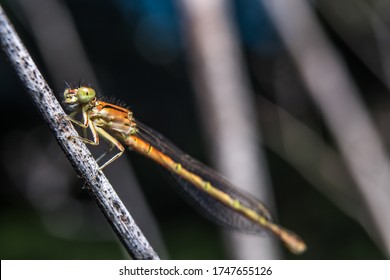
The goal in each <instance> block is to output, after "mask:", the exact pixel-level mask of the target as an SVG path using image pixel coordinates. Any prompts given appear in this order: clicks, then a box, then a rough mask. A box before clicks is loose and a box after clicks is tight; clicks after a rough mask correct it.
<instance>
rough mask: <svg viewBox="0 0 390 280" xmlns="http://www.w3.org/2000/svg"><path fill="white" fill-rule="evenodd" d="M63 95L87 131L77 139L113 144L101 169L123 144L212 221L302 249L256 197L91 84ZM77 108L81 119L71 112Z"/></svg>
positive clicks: (297, 249) (76, 111)
mask: <svg viewBox="0 0 390 280" xmlns="http://www.w3.org/2000/svg"><path fill="white" fill-rule="evenodd" d="M64 99H65V103H67V104H70V105H73V106H75V107H77V109H76V110H75V111H74V112H73V113H71V114H70V116H69V119H70V120H71V121H72V122H73V123H75V124H77V125H79V126H81V127H82V128H84V129H86V128H89V130H90V131H91V134H92V140H91V139H88V138H85V137H78V138H79V139H81V140H82V141H84V142H85V143H88V144H92V145H99V137H102V138H104V139H105V140H107V141H108V142H109V144H110V145H111V147H110V149H109V151H112V150H113V149H114V148H117V149H118V153H116V154H115V155H114V156H113V157H111V158H110V159H109V160H107V161H106V162H105V163H104V164H102V165H101V166H100V168H99V169H100V170H101V169H103V168H104V167H106V166H107V165H109V164H110V163H112V162H113V161H114V160H116V159H117V158H119V157H120V156H121V155H122V154H123V152H124V151H125V147H124V145H125V146H127V147H129V148H130V149H131V150H135V151H137V152H138V153H140V154H142V155H144V156H146V157H148V158H150V159H152V160H153V161H155V162H156V163H158V164H159V165H161V166H162V167H164V168H165V169H166V170H168V171H169V172H170V173H171V174H172V176H173V177H174V178H175V179H176V180H177V181H178V183H179V184H178V185H179V186H180V187H179V188H178V189H179V191H180V192H181V193H183V194H184V195H185V196H187V197H188V198H189V199H190V201H191V202H193V204H195V205H196V206H197V208H200V209H202V210H203V212H205V213H206V214H207V215H208V216H209V217H210V218H211V219H212V220H213V221H215V222H217V223H219V224H222V225H225V226H227V227H229V228H233V229H236V230H240V231H244V232H248V233H254V234H259V233H262V232H264V230H266V231H269V232H272V233H273V234H274V235H275V236H277V237H278V238H279V239H280V240H282V241H283V243H284V244H285V245H286V246H287V247H288V248H289V249H290V251H292V252H293V253H296V254H299V253H302V252H304V251H305V250H306V245H305V243H304V242H303V240H302V239H301V238H300V237H298V236H297V235H296V234H294V233H292V232H291V231H289V230H287V229H284V228H283V227H281V226H279V225H277V224H276V223H275V222H274V221H273V219H272V217H271V214H270V213H269V211H268V210H267V208H266V206H265V205H264V204H263V203H262V202H261V201H260V200H258V199H257V198H255V197H253V196H252V195H250V194H247V193H244V192H242V191H240V190H238V189H237V188H236V187H234V186H233V185H232V184H230V183H229V182H227V181H226V180H225V179H224V178H222V176H221V175H219V174H218V173H217V172H215V171H213V170H212V169H210V168H208V167H206V166H205V165H203V164H201V163H200V162H198V161H196V160H195V159H193V158H191V157H190V156H188V155H186V154H184V153H183V152H182V151H180V150H179V149H178V148H176V147H175V146H174V145H172V144H170V142H169V141H168V140H166V139H165V138H164V137H163V136H162V135H160V134H158V133H157V132H155V131H153V130H152V129H150V128H148V127H147V126H145V125H143V124H141V123H140V122H138V121H136V120H135V119H134V117H133V113H132V112H131V111H130V110H128V109H126V108H123V107H120V106H117V105H114V104H111V103H107V102H104V101H101V100H98V99H97V98H96V92H95V90H94V89H92V88H90V87H77V88H70V87H69V88H67V89H66V90H65V91H64ZM73 106H72V107H73ZM80 112H81V114H82V119H83V121H82V122H80V121H78V120H76V119H75V118H74V117H75V116H76V114H77V113H80ZM104 155H105V154H104ZM104 155H103V156H104Z"/></svg>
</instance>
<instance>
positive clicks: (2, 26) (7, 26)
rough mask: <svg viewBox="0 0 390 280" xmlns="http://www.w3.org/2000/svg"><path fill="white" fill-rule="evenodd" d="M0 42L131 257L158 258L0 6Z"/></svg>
mask: <svg viewBox="0 0 390 280" xmlns="http://www.w3.org/2000/svg"><path fill="white" fill-rule="evenodd" d="M0 43H1V46H2V48H3V50H4V51H5V52H6V54H7V55H8V58H9V60H10V62H11V64H12V65H13V66H14V68H15V70H16V72H17V74H18V75H19V77H20V79H21V80H22V82H23V83H24V85H25V86H26V88H27V90H28V92H29V93H30V95H31V97H32V99H33V101H34V103H35V106H36V107H37V108H38V110H39V111H40V113H41V114H42V116H43V118H44V120H45V121H46V122H47V123H48V125H49V127H50V130H51V131H52V133H53V134H54V136H55V137H56V139H57V141H58V143H59V144H60V146H61V147H62V149H63V150H64V152H65V154H66V156H67V157H68V159H69V160H70V162H71V164H72V165H73V167H74V168H75V170H76V171H77V173H78V175H79V176H81V177H82V178H83V179H84V180H85V182H86V189H87V190H88V192H89V193H90V195H91V196H92V197H93V198H94V200H95V201H96V203H97V204H98V205H99V207H100V209H101V210H102V212H103V213H104V215H105V216H106V218H107V220H108V222H109V223H110V224H111V226H112V228H113V229H114V231H115V233H116V234H117V236H118V237H119V239H120V240H121V242H122V243H123V245H124V246H125V248H126V250H127V251H128V253H129V254H130V255H131V256H132V257H133V258H134V259H158V256H157V254H156V253H155V252H154V250H153V248H152V247H151V246H150V245H149V243H148V241H147V240H146V238H145V237H144V235H143V234H142V232H141V231H140V229H139V228H138V226H137V225H136V224H135V222H134V220H133V218H132V217H131V216H130V214H129V212H128V211H127V209H126V208H125V206H124V205H123V203H122V201H121V200H120V199H119V197H118V196H117V194H116V193H115V191H114V189H113V188H112V186H111V185H110V183H109V182H108V180H107V178H106V177H105V176H104V174H103V173H102V172H98V171H97V170H98V165H97V163H96V161H95V160H94V158H93V157H92V155H91V153H90V152H89V150H88V149H87V147H86V146H85V145H84V143H82V142H81V141H79V140H75V139H74V138H72V136H76V135H77V132H76V130H75V129H74V128H73V126H72V125H71V124H70V122H69V121H68V120H67V119H66V117H65V116H66V114H65V112H64V111H63V109H62V107H61V106H60V104H59V102H58V101H57V99H56V98H55V96H54V95H53V92H52V90H51V89H50V87H49V85H48V84H47V83H46V81H45V80H44V78H43V77H42V75H41V73H40V72H39V70H38V68H37V66H36V65H35V63H34V61H33V60H32V58H31V56H30V55H29V53H28V51H27V50H26V48H25V47H24V45H23V44H22V42H21V40H20V38H19V36H18V35H17V34H16V32H15V30H14V28H13V26H12V25H11V23H10V22H9V20H8V18H7V16H6V15H5V13H4V11H3V9H2V7H1V6H0Z"/></svg>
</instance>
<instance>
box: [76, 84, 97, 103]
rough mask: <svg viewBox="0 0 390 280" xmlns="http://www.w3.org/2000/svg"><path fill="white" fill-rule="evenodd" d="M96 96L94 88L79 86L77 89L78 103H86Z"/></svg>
mask: <svg viewBox="0 0 390 280" xmlns="http://www.w3.org/2000/svg"><path fill="white" fill-rule="evenodd" d="M95 96H96V92H95V90H94V89H92V88H89V87H81V88H79V89H78V90H77V97H78V100H79V102H80V103H88V102H90V101H91V100H92V99H94V98H95Z"/></svg>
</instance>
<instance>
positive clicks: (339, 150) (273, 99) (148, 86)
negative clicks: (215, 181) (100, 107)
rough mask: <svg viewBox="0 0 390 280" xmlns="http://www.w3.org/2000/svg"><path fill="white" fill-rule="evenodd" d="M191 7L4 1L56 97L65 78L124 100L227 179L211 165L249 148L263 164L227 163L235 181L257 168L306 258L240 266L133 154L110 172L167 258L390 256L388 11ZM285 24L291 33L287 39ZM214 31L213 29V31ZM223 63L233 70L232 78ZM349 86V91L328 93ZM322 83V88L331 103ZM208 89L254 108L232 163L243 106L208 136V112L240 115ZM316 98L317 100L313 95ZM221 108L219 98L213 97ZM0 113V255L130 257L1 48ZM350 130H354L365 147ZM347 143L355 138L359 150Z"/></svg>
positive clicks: (350, 5)
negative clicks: (245, 261)
mask: <svg viewBox="0 0 390 280" xmlns="http://www.w3.org/2000/svg"><path fill="white" fill-rule="evenodd" d="M190 2H191V1H186V0H177V1H173V0H172V1H171V0H166V1H153V0H142V1H125V0H114V1H107V0H93V1H92V0H87V1H76V0H34V1H29V0H8V1H7V0H0V4H1V5H2V7H3V8H4V10H5V12H6V13H7V15H8V17H9V18H10V20H11V21H12V23H13V24H14V26H15V28H16V30H17V32H18V34H19V35H20V36H21V38H22V40H23V42H24V44H25V45H26V47H27V48H28V50H29V52H30V54H31V55H32V57H33V59H34V61H35V62H36V63H37V65H38V67H39V69H40V70H41V71H42V73H43V75H44V77H45V78H46V80H47V81H48V83H49V84H50V85H51V86H52V89H53V90H54V92H55V93H56V94H57V96H58V99H61V98H62V92H63V90H64V89H65V87H66V84H65V82H76V83H77V82H81V83H82V84H83V83H91V84H92V85H93V86H94V87H95V88H96V89H97V91H98V93H99V94H101V95H104V96H113V97H115V99H116V100H120V101H123V102H125V103H126V104H127V106H128V108H129V109H131V110H132V111H133V113H134V115H135V117H136V118H137V119H138V120H140V121H142V122H143V123H145V124H147V125H148V126H150V127H152V128H153V129H155V130H157V131H159V132H161V133H162V134H163V135H165V136H166V137H167V138H169V139H170V140H171V141H172V142H173V143H175V144H176V145H177V146H178V147H180V148H181V149H182V150H183V151H185V152H186V153H188V154H190V155H191V156H193V157H194V158H197V159H199V160H200V161H202V162H204V163H206V164H207V165H209V166H212V167H213V168H218V169H220V170H221V172H223V173H224V175H225V176H226V177H228V178H230V175H229V174H227V173H228V172H225V171H224V170H227V169H228V168H227V169H224V166H223V164H224V162H225V159H223V158H222V159H221V158H220V157H223V154H229V155H230V156H232V157H233V161H234V156H235V154H236V152H237V153H239V152H240V151H239V150H241V149H242V150H244V149H245V148H246V146H248V147H249V146H251V145H252V146H255V151H256V152H255V153H256V156H255V159H259V157H260V159H259V160H260V164H255V163H253V162H252V161H248V162H242V161H241V160H240V161H238V160H237V162H239V163H240V165H239V166H238V167H233V168H232V169H233V171H235V172H238V173H239V172H240V169H241V171H243V172H244V171H246V170H250V169H251V167H252V166H259V168H261V169H262V171H258V173H259V174H260V176H265V177H266V179H260V180H261V182H263V183H257V185H267V189H266V190H265V191H263V192H260V195H258V196H262V195H261V194H262V193H266V195H267V196H268V198H267V199H264V200H266V201H269V204H270V205H273V206H271V208H273V209H274V210H273V212H274V213H275V216H276V217H277V221H278V223H280V224H282V225H284V226H286V227H287V228H289V229H291V230H293V231H294V232H296V233H298V234H299V235H300V236H302V238H303V239H304V240H305V241H306V242H307V245H308V251H307V252H306V253H304V254H303V255H300V256H295V255H293V254H291V253H289V252H288V251H287V250H286V249H283V248H282V247H281V246H279V245H278V243H275V244H276V245H275V247H272V248H276V249H272V248H271V249H270V248H266V249H265V248H263V247H262V246H260V247H256V246H252V248H251V249H252V250H253V251H259V252H262V253H264V254H262V255H261V256H260V255H259V256H257V255H251V254H249V255H248V256H246V255H245V252H243V253H242V254H241V253H240V254H239V255H235V251H237V250H239V249H234V247H233V248H232V247H229V245H230V242H229V238H230V236H233V238H235V237H237V235H240V234H239V233H228V234H227V235H226V234H225V233H221V229H220V228H219V227H218V226H216V225H214V224H213V223H210V222H209V221H208V220H207V219H204V218H203V217H202V216H201V215H199V214H198V213H197V212H196V211H195V210H193V209H192V208H191V207H190V206H188V205H187V203H186V202H185V201H183V200H182V199H181V197H180V196H179V195H177V194H176V192H175V191H174V190H173V189H172V188H171V187H170V186H169V180H166V179H165V178H164V176H163V175H162V174H161V172H159V168H158V167H157V166H156V165H155V164H153V163H152V162H149V161H148V160H147V159H144V158H143V157H142V156H139V155H137V154H135V153H132V152H127V153H126V156H123V157H122V158H121V159H119V160H118V161H117V162H115V163H113V164H112V165H110V166H109V167H107V169H106V170H105V173H106V174H107V176H108V178H109V179H110V181H111V182H112V184H113V186H114V188H115V189H116V190H117V191H118V193H119V195H120V196H121V197H122V198H123V199H124V202H125V203H126V205H128V206H129V209H130V212H131V214H132V215H134V217H135V220H136V222H137V223H139V225H140V227H141V229H142V230H143V232H144V234H145V235H146V236H147V237H148V239H149V240H150V242H151V243H152V245H153V246H154V247H155V249H156V250H157V251H158V252H159V254H160V255H161V257H163V258H171V259H232V258H233V259H234V258H267V257H268V258H284V259H383V258H388V257H389V256H390V245H389V242H388V240H387V239H388V238H389V236H390V232H388V231H387V229H388V228H389V227H390V218H389V217H390V212H387V209H386V208H385V206H383V205H387V203H388V202H390V180H388V178H387V177H386V174H389V175H390V172H387V171H390V168H389V169H387V167H388V166H387V164H388V153H387V149H388V143H389V140H390V134H389V133H388V120H389V117H390V116H389V112H390V111H389V108H390V107H389V105H390V95H389V92H388V86H389V85H390V82H389V81H390V80H389V79H390V72H389V71H390V64H389V63H390V53H389V50H390V48H389V47H390V33H389V22H388V18H389V16H388V15H389V13H390V4H389V3H388V2H387V1H384V0H383V1H380V0H377V1H373V0H372V1H370V0H357V1H352V0H350V1H275V2H277V3H281V5H279V6H278V5H276V4H275V6H273V7H271V6H272V5H273V4H270V1H267V0H264V2H262V1H259V0H236V1H216V3H218V4H214V5H213V4H208V3H207V2H208V1H199V2H198V1H194V2H198V4H194V3H192V4H191V3H190ZM211 2H213V1H211ZM283 2H299V3H300V4H299V5H296V7H297V9H298V8H299V9H298V10H291V9H289V8H288V6H286V7H285V13H286V14H288V16H286V15H282V14H281V13H279V14H278V12H277V9H283V5H282V4H283ZM202 5H203V6H202ZM210 5H211V7H209V6H210ZM286 5H291V4H290V3H289V4H286ZM300 7H303V8H302V9H300ZM202 9H203V10H202ZM205 11H207V12H205ZM300 11H306V13H303V14H300ZM288 12H290V13H288ZM308 15H309V17H308V18H307V21H304V24H303V25H299V23H297V25H296V27H300V26H301V27H304V28H305V30H302V29H300V28H294V27H295V25H293V24H292V23H291V22H289V20H292V22H294V20H297V21H300V20H306V16H308ZM294 17H295V18H294ZM278 20H279V21H280V22H277V21H278ZM214 21H215V22H214ZM283 21H284V22H283ZM313 23H315V25H314V24H313ZM305 24H306V25H305ZM286 26H287V27H289V26H290V27H291V29H290V30H286V29H283V28H286ZM306 27H307V30H306ZM312 27H316V28H314V29H312ZM208 28H209V29H211V30H212V31H214V30H218V28H221V29H220V30H221V31H220V32H214V33H212V34H211V33H210V32H211V31H210V32H209V33H207V32H206V31H207V29H208ZM205 30H206V31H205ZM294 32H296V34H295V33H294ZM210 34H211V35H210ZM224 34H227V35H226V36H224ZM203 35H204V36H203ZM207 36H209V37H207ZM213 44H214V45H213ZM218 44H221V46H218ZM230 46H231V47H230ZM305 48H308V49H305ZM229 50H233V53H228V51H229ZM300 50H301V51H300ZM213 51H215V52H216V53H213ZM209 57H211V58H217V59H215V60H213V59H209ZM329 57H330V58H331V59H328V58H329ZM321 58H322V59H323V63H322V62H321ZM230 60H232V61H233V62H230ZM333 60H334V63H333V64H332V63H330V62H332V61H333ZM237 61H238V62H237ZM328 63H330V64H331V66H329V64H328ZM219 65H222V66H221V67H220V68H218V67H219ZM235 65H238V67H235ZM313 65H314V66H313ZM332 65H333V66H335V67H336V68H335V69H336V70H334V69H333V68H331V67H332ZM340 65H341V66H340ZM214 66H215V67H216V69H214V70H211V72H207V71H209V70H207V69H210V68H209V67H211V68H212V67H214ZM306 66H308V67H313V68H310V69H305V68H304V67H306ZM337 66H340V67H339V68H337ZM230 67H231V69H233V70H232V71H237V72H234V73H233V72H229V69H230ZM218 69H222V72H221V74H220V75H218V74H216V76H218V78H216V79H213V77H212V75H211V74H210V73H214V74H215V73H219V72H218V71H219V70H218ZM224 70H226V71H227V72H229V73H232V74H230V75H232V76H231V77H238V83H239V86H231V83H234V81H233V80H234V79H226V78H225V79H224V77H230V76H229V75H227V76H224V75H225V74H224V73H223V71H224ZM314 75H316V76H315V77H314V78H313V76H314ZM332 79H335V80H332ZM346 80H347V82H346V83H347V84H348V85H350V86H347V87H344V86H342V85H341V86H339V84H338V83H336V82H334V81H337V82H340V84H343V82H345V81H346ZM215 81H217V82H215ZM313 81H314V82H313ZM240 83H241V84H240ZM242 83H244V84H245V85H244V86H242ZM316 83H318V84H316ZM210 84H211V85H210ZM326 86H331V88H330V91H329V92H330V93H329V94H327V93H326V91H327V90H329V89H328V88H326ZM332 87H333V88H332ZM214 88H216V91H218V89H222V90H221V91H222V92H225V88H226V92H228V91H229V90H230V91H232V92H233V93H234V92H235V93H236V94H237V95H236V97H235V98H237V100H239V101H240V102H241V101H242V100H244V101H245V100H248V101H245V102H244V104H246V105H243V106H242V108H244V110H243V111H244V113H243V114H246V113H248V110H249V111H250V112H251V113H250V114H249V115H248V116H249V119H250V120H251V121H252V123H251V124H250V125H251V126H249V130H250V131H256V133H253V134H251V133H249V134H248V135H249V136H248V137H246V138H249V139H248V141H250V142H251V143H248V144H246V143H245V142H242V141H245V139H244V140H240V142H239V145H237V144H236V146H234V147H236V149H232V148H229V149H228V151H229V152H228V153H226V152H218V151H217V152H215V149H218V147H220V146H221V145H223V144H222V142H220V141H224V139H226V138H228V139H229V138H230V136H229V135H230V134H232V139H234V135H233V134H235V132H236V134H241V133H240V127H241V126H239V127H238V128H235V127H234V125H235V121H236V120H237V119H239V116H240V115H242V114H240V111H237V117H232V118H231V119H228V124H229V126H228V133H225V134H224V133H219V134H218V135H213V132H214V131H222V128H221V127H222V126H223V125H220V124H218V117H216V119H213V118H214V117H215V115H213V114H214V112H216V110H222V113H225V114H229V113H230V112H232V114H234V110H236V109H237V110H239V109H240V108H234V106H233V108H230V107H227V105H226V106H224V107H223V108H218V104H220V102H214V103H215V104H214V103H213V102H210V104H209V103H208V101H209V100H211V99H212V97H209V96H211V94H213V89H214ZM240 88H242V89H243V90H242V91H241V90H239V89H240ZM231 89H233V90H231ZM236 89H238V90H236ZM316 89H319V93H313V92H314V91H315V90H316ZM244 92H245V94H244ZM337 92H339V93H340V94H339V95H337V94H335V93H337ZM344 93H345V96H347V97H345V98H344ZM332 94H333V95H332ZM219 98H221V96H220V97H219ZM228 98H229V97H228V96H226V97H224V96H223V94H222V99H218V98H216V99H215V100H225V101H226V100H227V99H228ZM327 98H328V99H327ZM348 98H350V99H348ZM329 99H331V100H332V101H329ZM350 100H352V102H351V101H350ZM328 101H329V102H334V103H329V102H328ZM327 102H328V103H327ZM355 102H356V104H357V105H356V104H355ZM232 103H233V105H234V104H236V102H232ZM351 104H352V105H353V104H355V105H356V106H352V107H349V106H351ZM344 105H345V107H343V106H344ZM0 106H1V107H0V115H1V120H2V129H1V138H0V176H1V181H2V183H1V187H0V193H1V195H0V200H1V201H0V212H1V226H0V257H1V258H2V259H122V258H127V256H126V253H125V252H124V250H123V249H122V248H121V244H120V243H119V241H118V240H117V238H116V236H115V235H114V234H113V232H112V230H111V229H110V228H109V226H108V223H107V222H106V221H105V218H104V217H103V215H102V214H101V213H100V211H99V209H98V208H97V207H96V205H95V204H94V203H93V202H92V200H91V199H90V197H88V195H87V194H86V192H85V191H84V190H83V181H82V180H80V179H79V178H77V176H76V173H75V172H74V170H73V169H72V167H71V166H70V164H69V163H68V161H67V159H66V158H65V156H64V154H63V152H62V151H61V149H60V148H59V146H58V144H57V143H56V142H55V140H54V137H53V136H52V135H51V134H50V131H49V129H48V127H47V125H46V124H45V123H44V122H43V120H42V118H41V117H40V115H39V113H38V111H37V110H36V109H35V108H34V105H33V103H32V102H31V100H30V97H29V96H28V94H27V93H26V90H25V89H24V88H23V86H22V84H21V82H20V81H19V79H18V77H17V75H16V73H15V72H14V70H13V69H12V67H11V65H10V64H9V62H8V61H7V57H6V55H5V54H4V52H1V54H0ZM237 107H240V106H237ZM246 108H250V109H246ZM332 109H334V110H335V111H332ZM327 110H330V111H327ZM210 112H211V113H210ZM342 112H344V113H345V115H344V114H342ZM215 114H218V113H215ZM228 116H229V115H228ZM332 117H333V119H332ZM223 118H224V117H222V119H223ZM225 118H226V117H225ZM245 120H246V119H245V118H244V119H243V121H244V122H246V121H245ZM247 120H248V119H247ZM335 120H336V121H335ZM208 125H209V127H207V126H208ZM341 125H344V129H343V128H342V127H341V128H340V126H341ZM359 125H362V127H360V126H359ZM251 127H253V128H254V129H252V130H251ZM229 133H230V134H229ZM343 133H344V134H343ZM359 133H360V134H363V135H364V137H363V136H362V139H363V140H361V141H360V138H359V137H360V134H359ZM226 135H227V136H226ZM348 135H349V136H350V138H348V137H349V136H348ZM239 136H240V135H239ZM241 136H245V134H244V133H243V134H241ZM216 137H222V140H218V139H217V138H216ZM216 139H217V140H216ZM351 139H352V140H353V139H356V141H357V142H359V143H357V144H356V146H354V145H355V143H354V142H353V141H352V140H351ZM366 140H367V142H369V144H366V143H365V142H364V141H366ZM351 143H352V144H351ZM351 147H352V148H353V149H356V150H353V149H352V150H351V149H350V148H351ZM365 147H367V151H366V150H365ZM91 150H92V151H93V152H94V149H92V148H91ZM362 150H364V151H363V152H362ZM359 152H362V153H363V154H362V155H360V154H359ZM95 154H96V155H98V153H96V152H95ZM221 154H222V155H221ZM250 154H254V152H251V153H250ZM257 154H259V157H257ZM371 156H372V157H371ZM226 161H227V160H226ZM237 162H236V163H237ZM221 163H222V166H221ZM130 164H131V166H130ZM366 166H368V167H366ZM389 166H390V164H389ZM370 168H371V169H370ZM256 170H257V167H256ZM364 171H366V173H367V174H366V173H365V172H364ZM255 173H256V172H255ZM264 174H265V175H264ZM232 176H235V175H232ZM378 178H379V179H378ZM233 181H234V180H233ZM234 182H239V179H237V180H236V181H234ZM264 182H265V183H264ZM237 185H239V187H241V184H239V183H238V184H237ZM137 186H138V187H137ZM260 187H261V186H259V188H260ZM251 192H252V191H251ZM371 194H372V195H371ZM375 199H378V202H377V201H376V200H375ZM388 205H390V203H389V204H388ZM386 216H387V220H386ZM239 238H241V237H239ZM250 238H253V237H250ZM257 239H261V242H263V243H264V242H267V243H269V242H275V240H273V239H271V238H269V237H268V236H267V235H265V236H263V237H256V238H253V239H251V240H257ZM250 242H252V241H250ZM253 242H257V241H253ZM250 244H252V243H250ZM253 244H255V243H253ZM236 246H238V247H236V248H243V247H244V245H243V246H240V245H236ZM266 250H274V251H275V250H276V251H277V252H276V253H275V252H274V251H272V252H270V253H269V254H268V253H267V252H266Z"/></svg>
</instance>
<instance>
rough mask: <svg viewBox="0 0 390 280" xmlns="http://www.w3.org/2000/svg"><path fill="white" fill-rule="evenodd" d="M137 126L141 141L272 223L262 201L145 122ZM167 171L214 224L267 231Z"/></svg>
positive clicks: (255, 231) (251, 231) (181, 191)
mask: <svg viewBox="0 0 390 280" xmlns="http://www.w3.org/2000/svg"><path fill="white" fill-rule="evenodd" d="M137 127H138V133H137V136H138V137H139V138H141V139H142V140H144V141H146V142H148V143H149V144H151V145H152V146H154V147H155V148H156V149H158V150H160V151H161V152H163V153H164V154H166V155H168V156H169V157H170V158H172V159H173V160H174V161H175V162H177V163H180V164H181V165H182V167H183V168H185V169H187V170H188V171H190V172H192V173H194V174H196V175H198V176H200V177H201V178H203V179H204V180H205V181H208V182H210V184H211V185H212V186H214V187H215V188H217V189H219V190H221V191H223V192H224V193H226V194H228V195H229V196H231V197H232V198H233V199H237V200H239V201H240V203H241V204H242V205H245V206H246V207H248V208H250V209H252V210H254V211H255V212H256V213H258V214H259V215H261V216H262V217H264V218H265V219H267V220H269V221H272V217H271V214H270V213H269V211H268V210H267V208H266V207H265V205H264V204H263V203H262V202H261V201H260V200H258V199H257V198H255V197H254V196H252V195H250V194H248V193H244V192H243V191H241V190H239V189H237V188H236V187H234V186H233V185H232V184H230V183H229V182H228V181H226V180H225V179H224V178H223V177H222V176H221V175H220V174H218V173H217V172H216V171H214V170H212V169H210V168H208V167H207V166H205V165H204V164H202V163H200V162H199V161H197V160H195V159H193V158H192V157H191V156H189V155H187V154H185V153H183V152H182V151H180V150H179V149H178V148H177V147H175V145H173V144H172V143H170V141H169V140H167V139H166V138H165V137H164V136H162V135H161V134H159V133H158V132H156V131H154V130H152V129H151V128H149V127H147V126H145V125H144V124H142V123H139V122H138V121H137ZM166 172H168V173H169V174H170V176H171V177H172V178H173V179H174V180H175V181H176V182H177V184H172V185H173V186H174V187H175V189H176V190H177V191H178V192H179V194H181V195H182V196H183V197H184V198H185V199H186V200H187V201H188V202H189V203H190V204H191V205H192V206H194V207H195V209H197V210H198V211H200V212H201V213H202V214H204V215H205V216H206V217H207V218H209V219H210V220H212V221H213V222H215V223H217V224H220V225H223V226H225V227H228V228H232V229H235V230H240V231H244V232H248V233H252V234H261V233H263V232H264V228H263V227H262V226H261V225H260V224H258V223H256V222H253V221H251V220H249V219H248V218H246V217H245V216H243V215H242V214H241V213H239V212H237V211H236V210H234V209H233V208H231V207H229V206H227V205H225V204H223V203H222V202H220V201H219V200H218V199H216V198H213V197H211V196H210V195H209V194H207V193H206V192H204V191H202V190H200V189H199V188H197V187H195V186H194V185H193V184H192V183H191V182H189V181H187V180H185V179H183V178H182V177H180V176H179V175H177V174H176V173H173V172H170V171H166Z"/></svg>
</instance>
